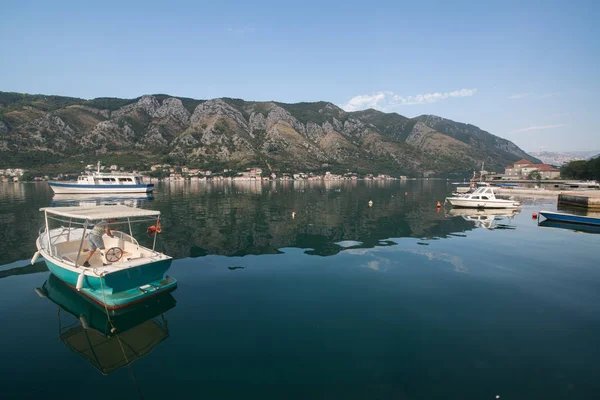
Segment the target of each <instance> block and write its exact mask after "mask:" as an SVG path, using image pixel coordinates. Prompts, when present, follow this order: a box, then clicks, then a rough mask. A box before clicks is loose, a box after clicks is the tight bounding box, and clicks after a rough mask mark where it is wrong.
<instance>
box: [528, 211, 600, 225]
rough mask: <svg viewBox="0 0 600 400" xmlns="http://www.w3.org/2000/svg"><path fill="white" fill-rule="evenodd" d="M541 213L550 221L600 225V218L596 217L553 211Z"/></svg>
mask: <svg viewBox="0 0 600 400" xmlns="http://www.w3.org/2000/svg"><path fill="white" fill-rule="evenodd" d="M539 215H540V216H542V217H544V218H546V219H547V220H549V221H557V222H567V223H571V224H583V225H594V226H600V218H595V217H586V216H583V215H574V214H566V213H560V212H552V211H540V213H539Z"/></svg>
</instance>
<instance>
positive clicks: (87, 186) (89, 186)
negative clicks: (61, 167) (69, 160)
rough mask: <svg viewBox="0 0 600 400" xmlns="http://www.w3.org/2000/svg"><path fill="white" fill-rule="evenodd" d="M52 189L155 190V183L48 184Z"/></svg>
mask: <svg viewBox="0 0 600 400" xmlns="http://www.w3.org/2000/svg"><path fill="white" fill-rule="evenodd" d="M48 185H50V187H52V186H55V187H64V188H77V189H150V188H152V189H154V184H153V183H148V184H143V185H81V184H78V183H58V182H48Z"/></svg>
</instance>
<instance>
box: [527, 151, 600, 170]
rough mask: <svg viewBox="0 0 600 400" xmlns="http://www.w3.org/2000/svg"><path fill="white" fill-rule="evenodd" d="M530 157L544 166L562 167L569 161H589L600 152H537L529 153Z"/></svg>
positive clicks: (599, 154)
mask: <svg viewBox="0 0 600 400" xmlns="http://www.w3.org/2000/svg"><path fill="white" fill-rule="evenodd" d="M529 154H531V155H532V156H534V157H536V158H539V159H540V160H542V161H543V162H544V163H546V164H551V165H558V166H560V165H563V164H566V163H568V162H570V161H576V160H589V159H591V158H595V157H598V156H600V150H583V151H565V152H555V151H538V152H530V153H529Z"/></svg>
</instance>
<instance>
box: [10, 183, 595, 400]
mask: <svg viewBox="0 0 600 400" xmlns="http://www.w3.org/2000/svg"><path fill="white" fill-rule="evenodd" d="M450 191H451V186H450V185H449V184H448V183H447V182H446V181H435V180H419V181H358V182H356V181H353V182H349V181H337V182H336V181H333V182H276V183H270V182H269V183H261V182H235V183H230V182H226V183H203V182H171V183H160V184H158V185H157V189H156V192H155V194H154V195H153V196H151V197H147V196H131V195H129V196H125V197H114V196H112V197H110V198H90V197H87V196H54V195H53V193H52V191H51V190H50V189H49V187H48V186H47V184H45V183H37V184H12V183H11V184H0V227H1V229H0V302H1V304H2V306H1V308H0V323H1V326H2V328H3V329H2V338H1V341H2V344H1V347H0V348H1V349H2V351H1V352H0V377H1V378H0V379H1V381H2V387H1V389H0V393H2V394H1V395H0V396H1V397H2V398H11V399H12V398H61V397H64V398H90V399H106V398H136V397H139V396H140V394H141V395H142V396H143V398H145V399H161V398H182V399H183V398H185V399H187V398H208V399H229V398H231V399H234V398H235V399H239V398H245V399H333V398H336V399H337V398H340V399H437V398H439V399H442V398H443V399H495V398H496V396H500V398H501V399H534V398H539V399H593V398H597V396H598V393H600V380H599V379H598V377H599V376H600V366H599V365H600V363H599V362H598V360H599V359H600V252H599V249H600V246H599V245H600V235H596V234H590V233H581V232H576V231H572V230H566V229H549V228H542V227H538V226H537V223H536V221H535V220H532V214H533V213H536V212H538V211H539V210H540V209H548V210H556V199H554V198H539V199H533V198H529V199H525V200H524V205H523V207H522V209H521V210H520V212H517V213H512V212H496V213H490V212H478V211H464V212H460V211H459V212H456V211H451V210H448V209H446V208H444V207H441V208H439V209H438V208H437V207H436V203H437V201H441V202H442V203H443V200H444V198H445V197H446V196H447V195H449V193H450ZM369 201H372V206H370V205H369ZM106 202H114V203H119V204H127V205H131V206H135V207H142V208H150V209H155V210H160V211H161V213H162V218H163V223H162V233H161V234H160V235H159V236H158V243H157V246H158V249H159V250H160V251H163V252H164V253H166V254H168V255H171V256H173V257H174V258H175V260H174V261H173V264H172V266H171V268H170V270H169V271H168V274H169V275H170V276H173V277H174V278H176V279H177V280H178V288H177V289H176V290H175V291H174V292H172V293H171V294H170V295H169V296H170V297H168V298H166V299H162V300H161V304H159V305H156V304H154V305H152V306H147V307H146V308H145V309H138V310H135V311H134V312H131V313H130V315H124V316H121V317H120V320H119V323H121V326H123V331H122V332H123V333H122V334H121V340H122V342H121V344H122V345H124V346H125V354H126V355H127V358H128V360H129V359H131V361H132V362H131V363H129V365H127V362H125V361H124V359H123V351H122V350H121V349H120V348H119V347H116V344H115V343H116V342H115V341H114V337H112V338H111V334H110V332H109V331H108V330H104V331H102V329H99V330H100V331H102V332H100V334H98V332H97V331H98V327H99V326H101V325H102V316H103V314H102V312H101V310H100V311H98V310H92V309H91V308H90V307H95V306H91V305H90V304H89V303H87V302H86V301H85V300H82V299H81V298H80V297H78V296H79V295H78V294H77V293H75V292H73V291H72V290H71V289H69V288H65V287H62V286H61V283H60V282H58V281H57V280H56V279H53V278H52V277H51V276H50V273H49V272H48V270H47V268H46V267H45V264H44V262H43V261H42V262H38V263H36V264H34V265H30V264H29V260H30V259H31V256H32V255H33V254H34V252H35V251H36V248H35V239H36V237H37V235H38V231H39V229H40V227H41V226H42V225H43V214H42V213H41V212H39V208H41V207H47V206H63V205H91V204H102V203H106ZM136 232H137V234H138V235H137V236H136V237H137V238H138V239H139V240H140V241H141V242H142V243H143V244H146V245H149V244H150V245H151V242H152V238H151V237H148V236H147V235H146V233H145V227H141V229H138V230H137V231H136ZM36 289H37V290H36ZM48 289H52V290H53V293H55V295H54V297H53V298H50V297H47V296H46V297H44V296H40V294H43V293H44V291H45V290H46V291H47V290H48ZM60 304H62V307H61V305H60ZM82 310H83V311H82ZM82 313H89V315H96V316H97V317H98V318H99V319H98V321H100V322H94V321H86V320H84V319H83V318H81V315H82ZM94 313H95V314H94ZM86 315H87V314H86ZM148 321H157V322H156V323H153V324H152V325H149V322H148ZM89 324H92V325H94V327H95V328H97V329H96V331H94V332H91V330H90V329H84V328H86V326H87V328H89ZM92 345H93V346H92Z"/></svg>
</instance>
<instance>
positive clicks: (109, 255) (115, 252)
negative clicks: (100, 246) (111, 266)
mask: <svg viewBox="0 0 600 400" xmlns="http://www.w3.org/2000/svg"><path fill="white" fill-rule="evenodd" d="M104 256H105V257H106V261H108V262H111V263H113V262H117V261H119V260H120V259H121V257H123V250H121V248H120V247H111V248H110V249H108V250H106V254H105V255H104Z"/></svg>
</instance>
